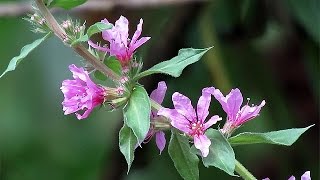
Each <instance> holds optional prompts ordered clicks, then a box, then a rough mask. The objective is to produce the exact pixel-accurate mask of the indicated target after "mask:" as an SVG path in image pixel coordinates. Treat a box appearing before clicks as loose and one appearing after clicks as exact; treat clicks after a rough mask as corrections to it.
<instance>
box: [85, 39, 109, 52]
mask: <svg viewBox="0 0 320 180" xmlns="http://www.w3.org/2000/svg"><path fill="white" fill-rule="evenodd" d="M88 44H89V46H91V47H93V48H95V49H98V50H99V51H104V52H109V51H110V50H109V48H106V47H101V46H98V45H97V44H95V43H93V42H92V41H91V40H89V41H88Z"/></svg>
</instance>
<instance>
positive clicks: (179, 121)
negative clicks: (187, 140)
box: [157, 108, 190, 133]
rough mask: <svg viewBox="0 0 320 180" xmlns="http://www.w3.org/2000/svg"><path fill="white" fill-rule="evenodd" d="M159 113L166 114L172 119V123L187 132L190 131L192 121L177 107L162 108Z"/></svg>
mask: <svg viewBox="0 0 320 180" xmlns="http://www.w3.org/2000/svg"><path fill="white" fill-rule="evenodd" d="M157 115H159V116H165V117H167V118H169V119H170V120H171V125H172V126H173V127H175V128H177V129H179V130H180V131H183V132H185V133H189V132H190V122H189V121H188V120H187V119H186V118H185V117H184V116H183V115H181V114H179V113H178V111H176V110H175V109H169V108H161V109H160V110H159V111H158V113H157Z"/></svg>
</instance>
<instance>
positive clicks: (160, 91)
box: [150, 81, 167, 104]
mask: <svg viewBox="0 0 320 180" xmlns="http://www.w3.org/2000/svg"><path fill="white" fill-rule="evenodd" d="M166 91H167V85H166V83H165V82H164V81H160V82H159V83H158V87H157V89H155V90H153V91H152V92H151V94H150V98H151V99H153V100H154V101H155V102H157V103H159V104H161V103H162V101H163V98H164V96H165V95H166Z"/></svg>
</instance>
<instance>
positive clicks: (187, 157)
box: [168, 132, 199, 180]
mask: <svg viewBox="0 0 320 180" xmlns="http://www.w3.org/2000/svg"><path fill="white" fill-rule="evenodd" d="M168 151H169V155H170V157H171V159H172V161H173V163H174V166H175V167H176V169H177V171H178V172H179V174H180V175H181V177H182V178H183V179H185V180H197V179H199V168H198V163H199V159H198V157H197V155H195V154H193V153H192V152H191V151H190V145H189V140H188V138H187V137H185V136H182V135H180V134H178V133H177V132H172V134H171V139H170V142H169V147H168Z"/></svg>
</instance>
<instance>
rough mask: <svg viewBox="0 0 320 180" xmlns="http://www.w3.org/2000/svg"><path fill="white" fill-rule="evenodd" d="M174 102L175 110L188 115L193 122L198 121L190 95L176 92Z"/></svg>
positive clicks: (173, 97) (173, 96) (185, 115)
mask: <svg viewBox="0 0 320 180" xmlns="http://www.w3.org/2000/svg"><path fill="white" fill-rule="evenodd" d="M172 102H173V105H174V107H175V110H177V111H178V112H179V113H180V114H181V115H183V116H184V117H186V118H187V119H188V120H189V121H191V122H196V121H197V116H196V112H195V110H194V109H193V107H192V104H191V101H190V99H189V98H188V97H186V96H184V95H182V94H180V93H178V92H175V93H174V94H173V95H172Z"/></svg>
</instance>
